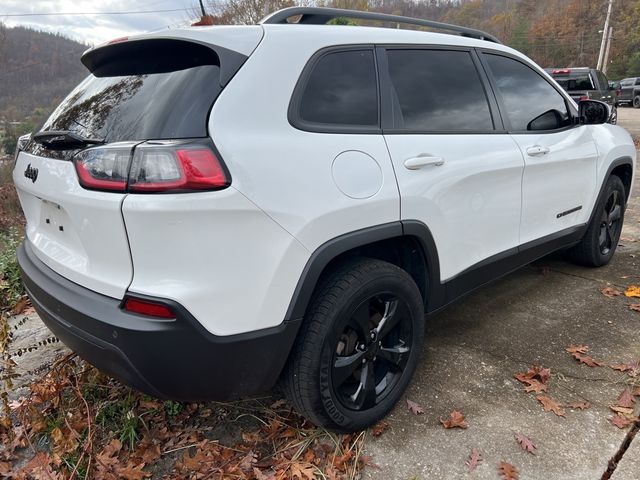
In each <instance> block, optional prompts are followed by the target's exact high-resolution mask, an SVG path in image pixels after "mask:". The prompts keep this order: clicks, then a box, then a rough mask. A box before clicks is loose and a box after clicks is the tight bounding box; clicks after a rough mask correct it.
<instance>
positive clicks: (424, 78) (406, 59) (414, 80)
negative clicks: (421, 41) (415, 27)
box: [387, 50, 493, 132]
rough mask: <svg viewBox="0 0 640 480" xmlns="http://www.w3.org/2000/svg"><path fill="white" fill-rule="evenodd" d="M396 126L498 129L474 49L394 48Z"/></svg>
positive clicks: (392, 74)
mask: <svg viewBox="0 0 640 480" xmlns="http://www.w3.org/2000/svg"><path fill="white" fill-rule="evenodd" d="M387 57H388V59H389V76H390V77H391V83H392V85H393V90H394V92H392V95H393V96H394V97H395V98H394V99H393V102H394V103H395V104H396V105H395V107H394V127H395V128H398V129H404V130H414V131H433V132H444V131H447V132H465V131H479V130H492V129H493V121H492V119H491V112H490V110H489V102H488V100H487V96H486V94H485V91H484V88H483V86H482V82H481V80H480V75H479V74H478V71H477V70H476V67H475V65H474V63H473V60H472V59H471V55H470V54H469V52H463V51H450V50H388V51H387Z"/></svg>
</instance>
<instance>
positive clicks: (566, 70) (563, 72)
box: [553, 68, 571, 75]
mask: <svg viewBox="0 0 640 480" xmlns="http://www.w3.org/2000/svg"><path fill="white" fill-rule="evenodd" d="M569 73H571V69H570V68H558V69H556V70H554V71H553V74H554V75H566V74H569Z"/></svg>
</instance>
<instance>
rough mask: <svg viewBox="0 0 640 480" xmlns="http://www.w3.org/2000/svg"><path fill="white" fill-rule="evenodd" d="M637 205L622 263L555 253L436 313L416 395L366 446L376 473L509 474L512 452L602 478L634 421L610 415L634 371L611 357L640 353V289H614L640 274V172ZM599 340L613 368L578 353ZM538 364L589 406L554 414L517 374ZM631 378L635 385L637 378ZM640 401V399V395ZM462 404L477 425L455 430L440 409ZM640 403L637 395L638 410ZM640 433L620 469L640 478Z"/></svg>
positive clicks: (551, 470) (548, 468)
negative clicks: (619, 422) (503, 469)
mask: <svg viewBox="0 0 640 480" xmlns="http://www.w3.org/2000/svg"><path fill="white" fill-rule="evenodd" d="M620 111H621V115H620V118H621V121H620V122H621V124H622V125H623V126H628V127H629V130H631V131H633V132H634V133H638V134H640V110H634V109H620ZM635 185H636V187H635V192H634V195H633V198H632V199H631V202H630V204H629V206H628V208H627V213H626V220H625V227H624V230H623V233H622V237H623V240H621V242H620V243H621V245H620V246H619V248H618V251H617V253H616V255H615V256H614V259H613V261H612V262H611V264H610V265H608V266H606V267H602V268H599V269H589V268H583V267H578V266H575V265H572V264H571V263H569V262H568V261H566V260H565V259H564V258H563V255H562V254H554V255H552V256H549V257H546V258H543V259H541V260H539V261H537V262H535V263H533V264H531V265H529V266H527V267H525V268H522V269H520V270H519V271H517V272H514V273H512V274H510V275H508V276H507V277H505V278H503V279H501V280H499V281H497V282H495V283H493V284H492V285H490V286H487V287H484V288H481V289H479V290H477V291H476V292H475V293H473V294H471V295H470V296H468V297H466V298H464V299H462V300H460V301H458V302H457V303H455V304H454V305H452V306H450V307H448V308H447V309H446V310H444V311H443V312H441V313H440V314H438V315H436V316H435V317H433V318H431V319H430V320H429V321H428V324H427V333H426V341H425V346H424V349H423V352H422V360H421V362H420V365H419V366H418V369H417V371H416V374H415V377H414V380H413V382H412V383H411V386H410V387H409V390H408V392H407V394H406V395H405V398H407V399H410V400H412V401H414V402H418V403H419V404H420V405H421V406H422V407H423V408H424V410H425V413H424V415H419V416H415V415H413V414H411V413H410V412H409V411H408V409H407V406H406V403H405V402H404V401H402V402H401V403H400V404H398V405H397V406H396V407H395V408H394V410H393V411H392V413H391V415H389V417H388V418H387V419H386V422H387V423H389V425H390V427H389V429H388V430H387V431H386V432H385V433H383V434H382V435H381V436H380V437H378V438H371V437H370V438H369V439H368V440H367V443H366V447H365V455H371V456H372V457H373V458H372V461H373V462H374V463H375V464H376V465H378V467H379V468H378V469H376V468H371V467H369V468H367V469H366V470H365V472H364V475H363V477H364V478H366V479H372V480H377V479H385V480H386V479H407V480H413V479H416V480H417V479H434V478H442V479H457V478H475V479H497V478H499V475H498V471H497V466H498V463H499V462H500V461H503V460H504V461H506V462H509V463H512V464H513V465H514V466H515V467H516V468H517V469H518V470H519V472H520V478H521V479H563V480H572V479H575V480H588V479H600V478H601V477H602V475H603V473H604V472H605V471H606V470H607V465H608V462H609V460H610V459H611V458H612V457H613V456H614V455H615V454H616V453H617V452H618V449H619V448H620V446H621V444H622V443H623V441H624V440H625V437H626V435H627V432H628V431H629V430H630V429H631V427H629V428H627V429H624V430H620V429H618V428H616V427H614V426H613V425H611V424H610V423H609V422H608V420H607V419H608V418H609V417H611V416H612V413H613V412H611V411H610V409H609V405H613V404H615V402H616V400H617V399H618V396H619V395H620V393H621V392H622V390H623V389H624V388H625V385H626V384H629V383H630V382H632V381H634V380H635V383H636V386H638V385H640V377H638V378H635V379H633V378H631V377H629V376H628V375H626V374H623V373H620V372H617V371H614V370H612V369H611V368H609V367H608V366H607V365H611V364H616V363H626V362H630V361H633V360H637V359H640V313H637V312H633V311H631V310H629V307H628V305H629V304H630V303H634V302H635V303H637V302H638V301H639V300H638V299H631V298H626V297H624V296H622V297H616V298H607V297H606V296H604V295H603V294H602V293H601V290H602V289H603V288H604V287H606V286H609V285H611V286H615V287H617V288H618V289H619V290H622V289H624V288H625V287H626V286H628V285H630V284H640V176H639V175H638V174H637V173H636V183H635ZM571 344H586V345H589V346H590V351H589V354H590V355H592V356H593V357H594V358H595V359H596V360H598V361H601V362H602V363H603V364H604V366H602V367H597V368H590V367H587V366H586V365H581V364H579V363H578V362H577V361H576V360H574V359H573V358H572V357H571V356H570V355H569V354H568V353H567V352H566V351H565V348H566V347H567V346H569V345H571ZM532 365H542V366H544V367H549V368H551V371H552V378H551V380H550V381H549V392H548V395H549V396H550V397H552V398H554V399H556V400H558V401H559V402H561V403H565V404H566V403H569V402H574V401H588V402H590V403H591V407H590V408H589V409H587V410H571V409H569V408H565V410H566V418H562V417H558V416H556V415H554V414H553V413H551V412H545V411H543V409H542V406H541V405H540V404H539V403H538V401H537V400H536V398H535V395H534V394H533V393H529V394H527V393H525V391H524V388H523V385H521V384H520V383H519V382H518V381H517V380H515V379H514V378H513V375H514V374H515V373H518V372H524V371H526V370H527V368H529V367H530V366H532ZM625 382H626V383H625ZM639 403H640V402H639ZM453 409H458V410H461V411H462V412H463V413H464V414H465V416H466V419H467V422H468V423H469V428H468V429H466V430H460V429H454V430H445V429H444V428H443V427H442V426H441V424H440V422H439V419H440V418H446V417H447V416H448V415H449V412H451V410H453ZM637 413H638V405H636V414H637ZM514 432H521V433H523V434H525V435H527V436H528V437H530V438H531V439H532V440H533V441H534V442H535V444H536V445H537V447H538V453H537V455H532V454H530V453H526V452H524V451H523V450H521V449H520V447H519V446H518V444H517V443H516V441H515V439H514ZM472 448H477V449H478V450H480V452H481V454H482V456H483V457H484V461H483V462H482V463H481V464H480V466H479V467H478V468H477V469H476V470H475V471H473V472H471V473H470V472H469V471H468V470H467V467H466V465H465V462H466V460H467V458H468V457H469V454H470V453H471V449H472ZM639 472H640V435H638V436H637V438H635V439H634V440H633V441H632V442H631V444H630V446H629V448H628V450H627V451H626V452H625V453H624V455H623V457H622V460H621V461H620V462H619V464H618V466H617V468H616V469H615V471H614V472H613V475H612V476H611V478H612V479H613V480H637V479H638V478H640V473H639Z"/></svg>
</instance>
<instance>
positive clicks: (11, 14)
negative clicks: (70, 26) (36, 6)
mask: <svg viewBox="0 0 640 480" xmlns="http://www.w3.org/2000/svg"><path fill="white" fill-rule="evenodd" d="M189 10H190V9H188V8H169V9H165V10H138V11H130V12H51V13H0V17H48V16H63V15H138V14H145V13H164V12H187V11H189Z"/></svg>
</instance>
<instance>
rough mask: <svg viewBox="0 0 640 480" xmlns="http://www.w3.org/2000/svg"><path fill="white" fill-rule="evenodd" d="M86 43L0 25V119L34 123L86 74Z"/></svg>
mask: <svg viewBox="0 0 640 480" xmlns="http://www.w3.org/2000/svg"><path fill="white" fill-rule="evenodd" d="M86 49H87V46H86V45H83V44H81V43H78V42H75V41H73V40H69V39H68V38H65V37H62V36H60V35H55V34H51V33H45V32H38V31H35V30H29V29H26V28H21V27H16V28H4V27H2V25H1V24H0V122H1V121H3V120H5V121H23V120H25V119H27V118H28V117H31V118H30V120H31V121H33V122H38V121H40V120H41V119H42V117H43V116H45V115H46V114H48V113H49V111H50V110H51V109H52V108H54V107H55V106H56V105H57V104H58V103H59V102H60V100H62V98H64V97H65V96H66V95H67V94H68V93H69V91H71V89H72V88H73V87H74V86H75V85H76V84H77V83H78V82H79V81H80V80H82V78H84V77H85V76H86V75H87V71H86V69H85V68H84V66H83V65H82V64H81V63H80V55H81V54H82V52H83V51H84V50H86Z"/></svg>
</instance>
